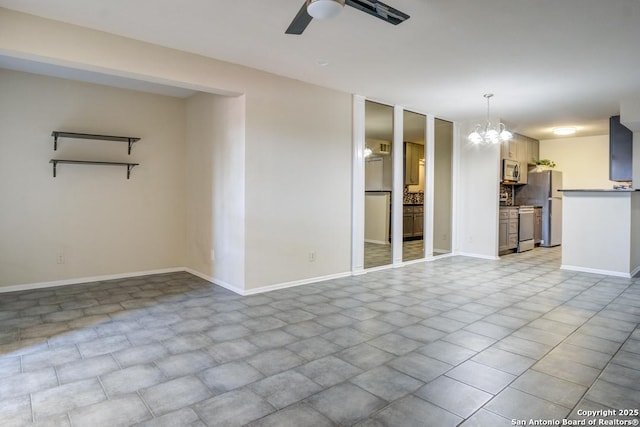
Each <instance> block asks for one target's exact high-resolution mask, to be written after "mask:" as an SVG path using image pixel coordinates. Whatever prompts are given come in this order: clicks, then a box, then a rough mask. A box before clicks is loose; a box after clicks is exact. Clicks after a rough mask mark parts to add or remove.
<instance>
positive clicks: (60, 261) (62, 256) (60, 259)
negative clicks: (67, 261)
mask: <svg viewBox="0 0 640 427" xmlns="http://www.w3.org/2000/svg"><path fill="white" fill-rule="evenodd" d="M57 262H58V264H64V255H63V254H58V257H57Z"/></svg>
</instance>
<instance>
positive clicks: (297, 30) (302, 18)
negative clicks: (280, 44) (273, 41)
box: [285, 1, 313, 34]
mask: <svg viewBox="0 0 640 427" xmlns="http://www.w3.org/2000/svg"><path fill="white" fill-rule="evenodd" d="M312 19H313V18H312V17H311V15H309V14H308V13H307V2H306V1H305V2H303V3H302V7H301V8H300V10H299V11H298V14H297V15H296V17H295V18H293V21H291V24H289V28H287V31H285V34H302V32H303V31H304V30H305V28H307V25H309V22H311V20H312Z"/></svg>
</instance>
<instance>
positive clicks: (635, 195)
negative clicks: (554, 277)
mask: <svg viewBox="0 0 640 427" xmlns="http://www.w3.org/2000/svg"><path fill="white" fill-rule="evenodd" d="M560 191H562V193H563V200H564V201H563V207H564V208H563V215H562V229H563V240H562V266H561V268H562V269H565V270H575V271H584V272H589V273H597V274H605V275H610V276H619V277H632V276H634V275H635V274H636V273H638V272H639V271H640V191H638V190H634V189H624V190H598V189H575V190H573V189H564V190H560Z"/></svg>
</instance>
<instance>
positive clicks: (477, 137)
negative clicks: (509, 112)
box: [467, 93, 513, 144]
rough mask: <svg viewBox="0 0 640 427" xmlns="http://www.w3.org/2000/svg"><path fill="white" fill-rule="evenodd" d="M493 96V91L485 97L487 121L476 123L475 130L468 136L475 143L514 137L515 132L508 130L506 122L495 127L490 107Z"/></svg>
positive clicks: (505, 139) (496, 142)
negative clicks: (492, 122)
mask: <svg viewBox="0 0 640 427" xmlns="http://www.w3.org/2000/svg"><path fill="white" fill-rule="evenodd" d="M492 96H493V94H492V93H487V94H485V95H484V97H485V98H486V99H487V121H486V122H485V124H484V126H483V125H480V124H478V125H476V127H475V129H474V130H473V132H471V133H470V134H469V136H468V137H467V138H468V139H469V141H470V142H472V143H473V144H480V143H482V142H484V143H486V144H498V143H500V142H502V141H508V140H510V139H511V138H513V134H512V133H511V132H509V131H508V130H507V127H506V126H505V125H504V123H498V127H497V128H496V127H494V126H493V125H492V124H491V115H490V111H491V110H490V108H489V100H490V99H491V97H492Z"/></svg>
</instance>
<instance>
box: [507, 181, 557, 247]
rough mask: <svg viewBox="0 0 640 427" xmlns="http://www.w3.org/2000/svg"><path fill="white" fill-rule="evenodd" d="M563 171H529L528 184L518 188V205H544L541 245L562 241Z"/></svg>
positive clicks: (555, 244)
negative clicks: (561, 190)
mask: <svg viewBox="0 0 640 427" xmlns="http://www.w3.org/2000/svg"><path fill="white" fill-rule="evenodd" d="M561 188H562V172H560V171H554V170H547V171H543V172H529V174H528V177H527V184H526V185H522V186H520V187H519V188H518V189H517V190H516V197H515V202H516V204H517V205H532V206H542V242H540V246H546V247H549V246H557V245H559V244H561V243H562V192H560V191H558V190H560V189H561Z"/></svg>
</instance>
